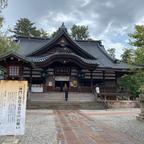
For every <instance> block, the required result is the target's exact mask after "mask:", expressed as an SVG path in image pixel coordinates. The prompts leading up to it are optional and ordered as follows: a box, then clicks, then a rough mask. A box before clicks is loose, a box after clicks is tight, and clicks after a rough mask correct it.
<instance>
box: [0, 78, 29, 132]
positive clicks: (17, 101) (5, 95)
mask: <svg viewBox="0 0 144 144" xmlns="http://www.w3.org/2000/svg"><path fill="white" fill-rule="evenodd" d="M27 88H28V84H27V81H7V80H1V81H0V135H23V134H24V128H25V112H26V99H27Z"/></svg>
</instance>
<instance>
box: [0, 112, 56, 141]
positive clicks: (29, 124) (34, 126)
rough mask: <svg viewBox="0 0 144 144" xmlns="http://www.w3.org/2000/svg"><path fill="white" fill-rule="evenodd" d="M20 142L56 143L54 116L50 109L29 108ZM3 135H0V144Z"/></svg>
mask: <svg viewBox="0 0 144 144" xmlns="http://www.w3.org/2000/svg"><path fill="white" fill-rule="evenodd" d="M18 138H19V139H20V140H21V144H56V143H57V142H56V128H55V118H54V115H53V112H52V110H29V111H28V112H27V118H26V130H25V135H24V136H19V137H18ZM4 139H5V137H0V144H1V143H2V142H3V140H4Z"/></svg>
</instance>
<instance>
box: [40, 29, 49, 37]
mask: <svg viewBox="0 0 144 144" xmlns="http://www.w3.org/2000/svg"><path fill="white" fill-rule="evenodd" d="M40 33H41V36H40V37H42V38H49V37H50V36H49V33H47V32H46V31H45V30H44V29H42V28H41V29H40Z"/></svg>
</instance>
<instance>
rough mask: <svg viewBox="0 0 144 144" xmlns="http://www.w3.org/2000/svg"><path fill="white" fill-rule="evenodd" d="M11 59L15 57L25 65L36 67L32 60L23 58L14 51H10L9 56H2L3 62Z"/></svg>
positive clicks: (0, 58) (0, 57) (0, 56)
mask: <svg viewBox="0 0 144 144" xmlns="http://www.w3.org/2000/svg"><path fill="white" fill-rule="evenodd" d="M9 57H15V58H17V59H20V60H21V61H23V62H25V63H29V64H30V65H32V66H34V63H33V62H32V61H31V59H29V58H28V57H25V56H22V55H20V54H19V53H17V52H14V51H10V52H8V53H7V54H4V55H0V61H2V60H3V59H6V58H9Z"/></svg>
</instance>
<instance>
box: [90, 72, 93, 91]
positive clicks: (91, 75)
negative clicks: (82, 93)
mask: <svg viewBox="0 0 144 144" xmlns="http://www.w3.org/2000/svg"><path fill="white" fill-rule="evenodd" d="M90 77H91V92H93V71H92V70H91V71H90Z"/></svg>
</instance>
